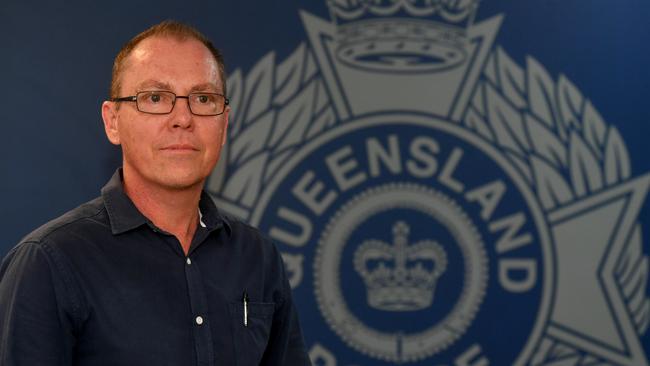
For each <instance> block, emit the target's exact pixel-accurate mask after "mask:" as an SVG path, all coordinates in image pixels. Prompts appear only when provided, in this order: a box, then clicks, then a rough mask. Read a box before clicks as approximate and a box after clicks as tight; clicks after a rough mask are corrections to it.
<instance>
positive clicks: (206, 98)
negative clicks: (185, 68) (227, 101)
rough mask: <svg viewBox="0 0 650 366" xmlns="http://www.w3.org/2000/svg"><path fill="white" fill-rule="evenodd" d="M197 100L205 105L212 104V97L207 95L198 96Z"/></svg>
mask: <svg viewBox="0 0 650 366" xmlns="http://www.w3.org/2000/svg"><path fill="white" fill-rule="evenodd" d="M196 100H197V101H198V102H199V103H202V104H205V103H208V102H210V96H209V95H205V94H199V95H197V97H196Z"/></svg>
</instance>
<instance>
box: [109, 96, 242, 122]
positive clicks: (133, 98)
mask: <svg viewBox="0 0 650 366" xmlns="http://www.w3.org/2000/svg"><path fill="white" fill-rule="evenodd" d="M152 92H160V93H169V94H171V95H173V96H174V100H173V101H172V108H171V109H170V110H169V112H166V113H156V112H145V111H143V110H140V105H139V104H138V95H140V94H143V93H152ZM193 94H210V95H219V96H222V97H223V102H224V103H223V110H222V111H221V112H220V113H217V114H197V113H194V111H193V110H192V105H191V104H190V95H193ZM178 98H181V99H187V107H188V108H189V110H190V113H192V114H193V115H195V116H202V117H212V116H220V115H222V114H223V113H224V112H225V111H226V107H228V105H229V104H230V99H228V98H227V97H226V96H225V95H223V94H220V93H211V92H195V93H189V94H188V95H176V93H174V92H171V91H168V90H142V91H139V92H137V93H135V95H130V96H128V97H117V98H110V99H109V101H111V102H135V108H136V109H137V110H138V112H141V113H146V114H157V115H164V114H170V113H172V112H173V111H174V107H176V99H178Z"/></svg>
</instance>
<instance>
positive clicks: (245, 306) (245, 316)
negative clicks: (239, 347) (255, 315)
mask: <svg viewBox="0 0 650 366" xmlns="http://www.w3.org/2000/svg"><path fill="white" fill-rule="evenodd" d="M242 302H243V303H244V326H245V327H248V293H247V292H246V291H245V290H244V295H243V296H242Z"/></svg>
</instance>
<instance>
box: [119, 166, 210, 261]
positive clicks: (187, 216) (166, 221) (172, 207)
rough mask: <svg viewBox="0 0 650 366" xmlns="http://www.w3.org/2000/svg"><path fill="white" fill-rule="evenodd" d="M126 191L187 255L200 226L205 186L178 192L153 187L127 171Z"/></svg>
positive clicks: (161, 187)
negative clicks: (201, 202)
mask: <svg viewBox="0 0 650 366" xmlns="http://www.w3.org/2000/svg"><path fill="white" fill-rule="evenodd" d="M123 174H124V175H123V179H124V180H123V184H124V192H125V193H126V195H127V196H128V197H129V198H130V199H131V201H133V203H134V204H135V206H136V207H137V208H138V210H139V211H140V212H142V214H143V215H144V216H146V217H147V218H148V219H149V220H151V221H152V222H153V223H154V225H156V226H157V227H159V228H160V229H162V230H165V231H166V232H168V233H170V234H173V235H174V236H175V237H176V238H177V239H178V241H179V242H180V244H181V247H182V249H183V252H184V253H185V254H187V253H188V252H189V249H190V245H191V244H192V238H194V233H195V232H196V228H197V225H198V223H199V209H198V207H199V199H200V198H201V189H202V186H203V185H202V184H197V185H195V186H191V187H187V188H182V189H176V188H168V187H163V186H160V185H155V184H151V183H150V182H147V181H145V180H144V179H142V178H141V177H140V176H139V175H138V174H137V173H135V174H133V173H131V172H129V171H126V169H125V170H124V173H123Z"/></svg>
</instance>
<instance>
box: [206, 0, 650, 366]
mask: <svg viewBox="0 0 650 366" xmlns="http://www.w3.org/2000/svg"><path fill="white" fill-rule="evenodd" d="M372 4H374V5H370V4H366V3H356V2H345V1H340V2H339V1H332V2H330V3H328V6H329V7H330V17H329V18H327V17H321V16H319V15H314V14H311V13H309V12H306V11H301V12H300V15H301V19H302V21H303V24H304V28H305V40H304V42H302V43H301V44H298V45H296V48H295V51H294V52H293V53H292V54H291V55H290V56H288V57H287V58H284V59H281V60H279V59H276V57H275V54H274V53H273V52H271V53H269V54H267V55H265V56H263V57H262V58H261V59H260V60H259V61H258V62H257V64H256V65H255V66H254V67H253V68H252V69H251V70H248V71H243V70H240V69H238V70H236V71H235V72H233V73H232V74H231V76H230V78H229V79H228V87H229V90H230V91H231V96H232V101H233V106H232V110H233V114H232V115H231V125H230V139H229V142H228V144H227V145H226V147H225V150H224V152H223V155H222V160H221V163H220V164H219V165H218V167H217V170H215V172H214V173H213V175H212V176H211V177H210V180H209V182H208V190H209V192H210V193H211V194H212V195H213V197H214V198H215V200H216V201H217V203H218V205H219V206H220V207H221V208H223V209H224V210H225V211H227V212H229V213H230V214H233V215H235V216H238V217H240V218H242V219H243V220H245V221H248V222H250V223H251V224H253V225H255V226H257V227H259V228H260V229H261V230H262V231H263V232H265V234H267V235H268V236H269V237H271V238H272V239H273V240H274V241H275V242H276V243H277V244H278V246H279V248H280V250H281V251H282V252H283V257H284V259H285V263H286V266H287V269H288V271H289V274H290V282H291V285H292V287H293V291H294V296H295V298H296V302H297V303H298V307H299V309H300V315H301V322H302V325H303V328H304V332H305V338H306V342H307V346H308V348H309V351H310V356H311V357H312V360H313V361H314V363H316V364H322V365H392V364H408V365H648V364H650V363H649V359H648V355H647V352H648V349H647V346H646V348H645V349H644V345H643V344H642V343H641V337H643V335H644V334H646V332H647V331H648V324H649V322H650V299H649V298H648V294H647V281H648V273H649V269H648V257H647V256H646V255H645V254H644V250H643V232H644V230H647V228H644V227H642V226H641V225H640V224H639V220H638V216H639V213H640V211H641V209H642V208H643V206H644V205H645V202H646V195H647V190H648V187H649V184H650V175H648V174H647V172H635V171H633V169H632V167H631V164H630V158H629V156H628V152H627V149H626V145H625V142H624V141H623V139H622V137H621V135H620V134H619V133H618V130H617V129H616V126H614V125H611V124H608V123H607V122H606V121H605V119H604V118H603V117H602V116H601V115H600V114H599V113H598V111H597V109H596V106H593V105H592V104H591V102H590V101H589V99H588V96H585V95H583V93H582V92H581V91H580V90H578V88H577V87H576V86H575V85H574V84H573V83H572V82H571V81H570V78H569V77H568V76H564V75H551V74H549V72H547V71H546V70H545V68H544V66H543V60H538V59H536V58H535V57H534V56H528V57H527V58H526V60H525V63H524V64H522V65H520V64H518V63H517V62H515V61H514V60H513V59H512V58H511V57H510V56H509V55H508V52H507V50H505V49H503V48H502V47H501V46H500V45H499V44H498V43H497V42H496V41H495V40H496V38H497V35H498V33H499V29H500V26H501V24H502V22H503V21H504V17H507V16H508V15H507V14H503V15H499V16H494V17H490V18H486V19H477V18H476V16H475V15H476V10H477V6H478V3H477V2H474V1H461V2H444V1H432V2H427V3H422V4H420V3H419V2H410V1H400V0H392V1H388V2H383V3H376V4H375V3H372ZM297 11H298V10H297ZM224 177H228V179H227V180H224Z"/></svg>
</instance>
